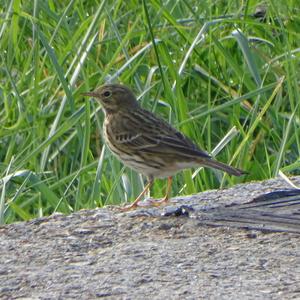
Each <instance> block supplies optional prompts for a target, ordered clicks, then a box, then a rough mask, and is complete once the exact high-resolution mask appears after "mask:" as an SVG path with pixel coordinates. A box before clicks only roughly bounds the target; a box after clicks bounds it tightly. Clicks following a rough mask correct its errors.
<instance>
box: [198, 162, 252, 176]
mask: <svg viewBox="0 0 300 300" xmlns="http://www.w3.org/2000/svg"><path fill="white" fill-rule="evenodd" d="M201 165H202V166H204V167H209V168H213V169H218V170H221V171H224V172H226V173H228V174H230V175H234V176H242V175H245V174H247V172H245V171H243V170H240V169H237V168H234V167H231V166H229V165H226V164H224V163H221V162H219V161H216V160H213V159H206V160H202V161H201Z"/></svg>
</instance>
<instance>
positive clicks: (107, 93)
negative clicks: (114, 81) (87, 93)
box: [102, 91, 111, 98]
mask: <svg viewBox="0 0 300 300" xmlns="http://www.w3.org/2000/svg"><path fill="white" fill-rule="evenodd" d="M102 95H103V96H104V97H105V98H108V97H110V96H111V91H105V92H104V93H103V94H102Z"/></svg>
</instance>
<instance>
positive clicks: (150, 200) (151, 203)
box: [138, 197, 169, 207]
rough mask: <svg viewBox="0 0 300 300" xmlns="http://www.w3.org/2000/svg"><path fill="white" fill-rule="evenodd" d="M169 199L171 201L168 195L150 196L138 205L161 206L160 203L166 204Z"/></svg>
mask: <svg viewBox="0 0 300 300" xmlns="http://www.w3.org/2000/svg"><path fill="white" fill-rule="evenodd" d="M168 201H169V199H168V198H166V197H164V198H162V199H153V198H148V199H146V200H144V201H141V202H139V203H138V206H140V207H153V206H160V205H163V204H166V203H167V202H168Z"/></svg>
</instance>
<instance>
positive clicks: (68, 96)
mask: <svg viewBox="0 0 300 300" xmlns="http://www.w3.org/2000/svg"><path fill="white" fill-rule="evenodd" d="M0 14H1V19H0V49H1V51H0V223H9V222H14V221H16V220H28V219H31V218H34V217H38V216H43V215H48V214H51V213H54V212H63V213H71V212H73V211H76V210H79V209H83V208H94V207H99V206H103V205H107V204H119V203H123V202H124V201H129V200H133V199H134V197H135V196H136V195H137V194H138V192H139V191H140V190H141V189H142V185H143V181H142V180H141V177H140V176H139V175H137V174H135V173H134V172H133V171H131V170H129V169H126V168H124V167H123V166H122V164H121V163H119V162H118V161H117V160H116V159H115V158H113V157H112V155H111V153H110V152H109V151H108V150H107V149H106V148H105V146H103V141H102V138H101V127H102V120H103V114H102V112H101V108H100V107H99V106H98V104H97V103H94V102H93V101H91V100H90V99H85V98H84V97H83V96H81V93H82V92H84V91H89V90H92V89H94V88H95V87H97V86H99V85H101V84H103V83H104V82H106V81H109V80H110V81H112V82H122V83H124V84H126V85H129V86H130V87H132V89H134V90H135V92H136V94H137V95H138V96H139V100H140V101H141V103H142V106H144V107H145V108H147V109H149V110H152V111H155V113H157V114H159V115H161V116H162V117H163V118H165V119H167V120H169V122H171V123H172V124H173V125H174V126H176V127H177V128H179V129H180V130H181V131H183V132H184V133H185V134H187V135H188V136H189V137H191V139H193V140H194V141H195V142H196V143H198V144H199V145H200V146H201V147H202V148H203V149H206V150H207V151H208V152H212V153H213V154H215V155H216V154H218V153H219V154H218V155H216V157H217V159H218V160H220V161H223V162H227V163H229V164H232V165H234V166H238V167H240V168H243V169H245V170H247V171H248V172H249V175H247V176H245V177H242V178H231V177H229V176H227V175H223V174H221V173H219V172H214V171H211V170H201V169H199V170H196V171H195V170H187V171H185V172H182V173H180V174H178V175H177V176H176V177H175V180H174V184H173V196H174V195H186V194H191V193H197V192H200V191H203V190H205V189H211V188H220V187H225V186H229V185H232V184H235V183H238V182H246V181H250V180H261V179H267V178H272V177H275V176H278V174H281V175H282V176H283V175H286V176H290V175H296V174H298V175H299V174H300V172H299V166H300V162H299V149H300V134H299V133H300V126H299V122H300V120H299V116H300V108H299V102H300V99H299V79H300V72H299V57H300V56H299V51H300V48H299V47H300V7H299V3H298V0H286V1H275V0H266V1H264V2H261V1H255V0H252V1H246V0H245V1H234V0H231V1H230V0H229V1H223V0H215V1H209V0H207V1H187V0H181V1H175V0H169V1H168V0H165V1H159V0H149V1H143V2H142V1H136V0H128V1H122V0H116V1H111V0H107V1H84V0H71V1H51V0H48V1H38V0H35V1H21V0H15V1H13V0H11V1H3V0H0ZM220 142H221V143H220ZM193 171H195V173H193ZM198 173H199V175H198ZM196 175H197V176H196ZM164 187H165V181H162V180H158V181H157V182H156V183H155V186H154V188H153V190H152V194H153V196H155V197H160V196H162V194H163V192H164Z"/></svg>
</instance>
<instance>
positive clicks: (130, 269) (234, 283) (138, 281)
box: [0, 177, 300, 299]
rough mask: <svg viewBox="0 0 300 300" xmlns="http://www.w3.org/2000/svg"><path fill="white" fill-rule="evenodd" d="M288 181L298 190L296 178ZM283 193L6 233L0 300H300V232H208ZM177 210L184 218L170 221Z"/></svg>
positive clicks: (218, 197)
mask: <svg viewBox="0 0 300 300" xmlns="http://www.w3.org/2000/svg"><path fill="white" fill-rule="evenodd" d="M292 180H293V182H294V183H295V184H298V185H299V183H300V177H295V178H293V179H292ZM282 188H290V187H289V186H288V185H287V184H286V183H285V182H284V181H283V180H281V179H274V180H269V181H265V182H255V183H250V184H244V185H238V186H235V187H233V188H231V189H227V190H218V191H216V190H214V191H208V192H204V193H201V194H197V195H193V196H191V197H178V198H175V199H173V201H172V203H171V204H170V205H169V206H168V207H159V208H141V209H138V210H136V211H132V212H126V213H121V212H118V211H116V210H114V209H111V208H105V209H97V210H90V211H88V210H86V211H80V212H78V213H74V214H72V215H70V216H64V215H53V216H51V217H48V218H41V219H36V220H33V221H30V222H23V223H16V224H11V225H6V226H2V227H0V249H1V254H0V298H1V299H22V298H23V299H96V298H103V299H300V246H299V242H300V235H299V234H298V233H297V230H296V231H295V233H288V232H276V231H280V230H277V229H276V228H275V230H273V231H274V232H272V231H269V230H267V231H266V230H263V231H261V230H254V229H252V230H245V229H243V228H235V226H232V224H231V223H228V224H229V226H227V225H226V222H223V223H222V222H221V223H218V224H213V222H211V224H210V225H205V222H203V218H202V214H203V212H205V211H206V210H208V211H210V210H211V209H219V208H220V207H221V208H222V207H228V206H229V207H230V205H232V204H235V205H243V204H245V203H248V202H249V201H250V200H251V199H253V198H255V197H257V196H259V195H261V194H264V193H267V192H271V191H274V190H278V189H282ZM183 205H184V206H183ZM178 207H179V208H182V207H183V208H184V209H183V211H184V213H183V214H182V216H179V215H178V214H177V215H176V213H175V214H174V213H173V212H174V210H175V211H176V209H177V208H178ZM181 210H182V209H181ZM211 225H213V226H211ZM216 225H218V226H220V227H216ZM296 225H297V224H296ZM296 225H295V226H294V228H296V229H297V226H296ZM247 228H249V227H247Z"/></svg>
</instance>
